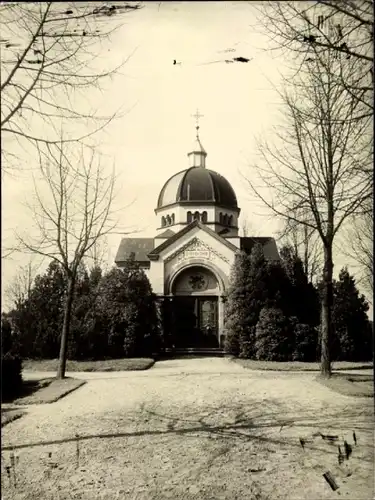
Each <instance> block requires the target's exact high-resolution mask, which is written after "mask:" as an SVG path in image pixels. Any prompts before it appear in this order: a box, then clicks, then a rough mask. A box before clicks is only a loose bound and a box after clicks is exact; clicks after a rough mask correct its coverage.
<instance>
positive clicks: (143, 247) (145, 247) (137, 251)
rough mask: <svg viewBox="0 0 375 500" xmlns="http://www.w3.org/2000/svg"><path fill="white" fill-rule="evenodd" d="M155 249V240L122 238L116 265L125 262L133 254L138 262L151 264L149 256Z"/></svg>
mask: <svg viewBox="0 0 375 500" xmlns="http://www.w3.org/2000/svg"><path fill="white" fill-rule="evenodd" d="M153 248H154V238H122V240H121V243H120V246H119V248H118V250H117V254H116V257H115V263H116V264H117V263H118V262H125V261H126V260H127V259H128V258H129V257H131V255H132V254H134V259H135V261H136V262H149V261H150V259H149V258H148V257H147V254H148V253H149V252H150V251H151V250H152V249H153Z"/></svg>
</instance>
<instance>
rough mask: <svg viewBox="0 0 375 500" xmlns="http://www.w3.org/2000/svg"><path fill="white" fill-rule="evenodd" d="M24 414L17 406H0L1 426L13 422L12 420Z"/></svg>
mask: <svg viewBox="0 0 375 500" xmlns="http://www.w3.org/2000/svg"><path fill="white" fill-rule="evenodd" d="M24 414H25V412H24V411H22V410H19V409H18V408H17V409H16V408H14V409H13V408H1V427H4V425H6V424H9V423H10V422H13V420H17V418H20V417H22V415H24Z"/></svg>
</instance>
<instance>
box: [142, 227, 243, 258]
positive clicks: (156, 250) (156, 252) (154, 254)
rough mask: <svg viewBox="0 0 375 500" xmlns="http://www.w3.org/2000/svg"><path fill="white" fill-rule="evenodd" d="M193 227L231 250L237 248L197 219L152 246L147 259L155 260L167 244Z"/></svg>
mask: <svg viewBox="0 0 375 500" xmlns="http://www.w3.org/2000/svg"><path fill="white" fill-rule="evenodd" d="M195 227H199V229H202V231H204V232H206V233H207V234H209V235H210V236H212V237H213V238H215V239H216V240H218V241H220V242H221V243H222V244H223V245H225V246H226V247H228V248H230V249H231V250H233V251H236V250H238V248H237V247H236V246H235V245H233V244H232V243H230V242H229V241H227V240H226V239H225V238H223V237H221V236H220V235H218V234H217V233H215V231H213V230H212V229H210V228H209V227H207V226H206V225H205V224H202V223H201V222H199V221H198V220H193V222H191V223H190V224H188V225H187V226H185V227H184V228H182V229H181V230H180V231H178V232H177V233H176V234H174V235H173V236H171V237H170V238H168V239H167V240H166V241H164V242H163V243H161V244H160V245H158V246H157V247H156V248H154V249H153V250H152V251H151V252H150V253H149V254H148V257H149V259H150V260H157V259H158V258H159V254H160V252H162V251H163V250H165V249H166V248H168V247H169V245H171V244H172V243H174V242H175V241H177V240H178V239H179V238H181V236H184V235H185V234H187V233H188V232H189V231H191V230H192V229H193V228H195Z"/></svg>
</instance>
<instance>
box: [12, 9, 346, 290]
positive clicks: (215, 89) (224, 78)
mask: <svg viewBox="0 0 375 500" xmlns="http://www.w3.org/2000/svg"><path fill="white" fill-rule="evenodd" d="M255 9H256V2H243V1H241V2H225V1H221V2H161V3H160V4H159V3H158V2H146V3H145V6H144V8H143V9H142V10H140V11H136V12H133V13H131V14H129V16H128V18H126V19H127V22H126V24H125V25H124V26H123V27H122V28H121V30H120V31H118V32H117V33H116V35H115V36H114V37H113V39H112V43H111V45H110V50H108V49H106V50H107V53H106V54H105V57H106V58H110V59H109V60H113V61H117V60H120V59H123V58H124V57H128V56H130V58H129V60H128V62H127V64H126V66H125V67H124V69H123V71H122V73H123V74H121V75H117V76H116V77H115V78H114V79H113V81H112V82H110V83H107V84H106V86H105V88H104V89H103V91H102V92H101V93H98V92H97V91H94V90H93V92H92V96H90V95H88V96H87V99H88V101H90V99H91V100H92V101H95V103H96V107H97V108H99V109H101V110H108V109H116V108H117V107H119V106H121V107H123V109H125V110H127V112H126V113H125V114H124V116H122V117H121V118H119V119H117V120H116V121H115V122H113V123H112V124H111V125H110V126H109V127H108V128H107V130H106V133H105V134H102V135H101V136H100V137H98V138H97V141H98V143H100V148H101V152H102V153H104V154H105V158H106V161H107V162H108V164H109V165H111V166H112V163H113V161H115V165H116V172H117V175H118V179H119V180H118V188H119V191H120V195H121V203H122V204H128V203H131V202H132V201H133V200H134V201H133V203H132V205H131V206H130V207H129V208H127V209H124V211H123V214H122V222H123V224H124V225H129V226H134V225H136V226H137V227H138V228H139V230H140V231H141V232H140V233H139V234H137V236H153V235H154V234H155V228H156V225H157V220H156V217H155V214H154V211H153V210H154V208H155V206H156V202H157V198H158V195H159V192H160V190H161V188H162V186H163V184H164V183H165V182H166V181H167V179H168V178H169V177H170V176H172V175H173V174H174V173H176V172H178V171H180V170H183V169H184V168H187V167H188V158H187V156H186V155H187V153H188V151H189V148H190V144H192V142H193V139H194V135H195V128H194V126H195V121H194V118H192V116H191V115H193V114H194V113H195V111H196V109H197V108H198V109H199V111H200V113H201V114H203V115H204V117H203V118H202V119H201V120H200V137H201V141H202V144H203V145H204V147H205V149H206V151H207V153H208V156H207V167H208V168H210V169H212V170H215V171H217V172H219V173H220V174H222V175H224V176H225V177H226V178H227V179H228V180H229V182H230V183H231V184H232V186H233V188H234V190H235V192H236V194H237V198H238V202H239V206H240V207H241V209H242V212H241V217H242V218H246V219H247V220H248V222H249V226H250V228H251V231H252V233H253V234H254V235H257V236H272V235H274V234H275V232H276V230H277V228H278V222H277V220H276V219H275V218H274V217H272V218H270V217H268V218H267V217H266V218H265V217H264V216H261V215H260V214H261V213H262V209H261V208H260V207H259V202H257V201H256V200H255V199H254V198H253V197H252V196H251V194H250V192H249V191H248V190H247V189H246V185H245V183H244V181H243V178H242V177H241V174H240V172H242V173H246V170H247V168H248V165H249V164H250V163H252V162H254V161H255V160H256V148H255V140H256V138H257V137H259V136H262V135H267V137H271V135H272V127H275V126H277V124H278V121H279V120H280V105H279V99H278V96H277V94H276V92H275V90H274V89H273V86H276V87H277V86H278V83H279V82H280V77H279V74H280V73H282V72H283V71H285V66H284V64H283V62H284V61H283V60H282V59H280V57H275V55H274V54H273V53H272V52H271V51H269V50H267V47H268V42H267V39H266V38H265V37H264V36H262V34H261V33H260V27H259V30H257V25H256V24H257V23H256V12H255ZM257 31H258V32H257ZM229 50H230V51H229ZM238 56H242V57H245V58H248V59H250V62H248V63H239V62H236V63H232V64H229V63H226V62H225V59H230V58H233V57H238ZM174 59H175V60H176V61H177V62H178V63H181V64H176V65H173V60H174ZM217 61H218V62H217ZM28 161H29V160H28ZM30 189H31V184H30V173H28V172H25V173H24V174H23V175H22V177H21V178H20V176H17V178H15V179H12V178H9V177H8V178H6V179H5V180H4V181H3V195H2V200H3V237H4V235H5V236H6V238H7V242H8V243H9V241H10V239H11V236H10V235H11V232H12V228H15V227H27V224H28V221H29V220H30V219H29V217H30V214H29V213H28V212H27V211H26V210H25V208H24V206H23V205H22V202H23V200H25V198H28V197H29V192H30ZM240 225H241V224H240ZM120 239H121V236H119V235H117V236H111V237H110V238H109V241H108V243H109V256H108V260H109V262H110V263H112V262H113V259H114V256H115V254H116V251H117V247H118V244H119V242H120ZM27 260H28V257H27V256H19V257H17V258H15V259H13V260H11V261H8V260H7V261H4V262H3V266H2V275H3V280H2V289H3V290H4V288H5V287H6V285H7V284H8V283H9V282H10V280H11V279H12V277H13V276H14V273H15V272H16V271H17V266H18V265H19V264H20V263H25V262H27ZM335 270H336V271H337V272H338V269H335Z"/></svg>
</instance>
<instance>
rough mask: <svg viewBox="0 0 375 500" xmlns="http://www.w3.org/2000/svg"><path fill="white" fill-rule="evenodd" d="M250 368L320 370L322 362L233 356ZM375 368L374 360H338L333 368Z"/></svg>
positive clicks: (236, 360) (239, 362)
mask: <svg viewBox="0 0 375 500" xmlns="http://www.w3.org/2000/svg"><path fill="white" fill-rule="evenodd" d="M231 359H232V361H234V362H235V363H238V364H240V365H241V366H243V367H244V368H248V369H249V370H275V371H286V372H289V371H297V372H299V371H320V363H305V362H303V361H285V362H282V361H257V360H254V359H238V358H231ZM372 368H373V363H372V361H367V362H366V361H365V362H351V361H336V362H334V363H332V370H334V371H337V370H340V371H341V370H370V369H372Z"/></svg>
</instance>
